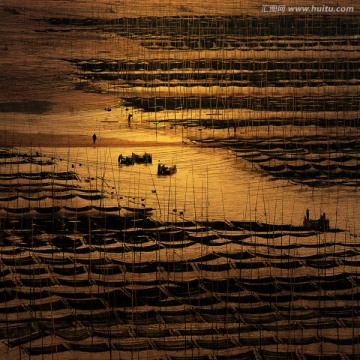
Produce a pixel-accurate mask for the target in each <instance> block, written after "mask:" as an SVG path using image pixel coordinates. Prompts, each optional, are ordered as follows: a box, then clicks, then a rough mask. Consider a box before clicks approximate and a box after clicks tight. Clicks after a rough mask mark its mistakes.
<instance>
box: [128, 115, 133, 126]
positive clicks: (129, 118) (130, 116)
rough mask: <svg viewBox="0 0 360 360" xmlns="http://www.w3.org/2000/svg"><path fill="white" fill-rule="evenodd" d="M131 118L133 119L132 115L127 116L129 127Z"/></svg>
mask: <svg viewBox="0 0 360 360" xmlns="http://www.w3.org/2000/svg"><path fill="white" fill-rule="evenodd" d="M132 117H133V116H132V114H129V115H128V124H129V126H130V123H131V118H132Z"/></svg>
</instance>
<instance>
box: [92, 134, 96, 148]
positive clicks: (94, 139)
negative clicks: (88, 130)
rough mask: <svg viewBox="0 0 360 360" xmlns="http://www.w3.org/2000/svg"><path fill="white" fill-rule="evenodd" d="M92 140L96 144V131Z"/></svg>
mask: <svg viewBox="0 0 360 360" xmlns="http://www.w3.org/2000/svg"><path fill="white" fill-rule="evenodd" d="M92 140H93V144H94V145H95V143H96V134H95V133H94V135H93V136H92Z"/></svg>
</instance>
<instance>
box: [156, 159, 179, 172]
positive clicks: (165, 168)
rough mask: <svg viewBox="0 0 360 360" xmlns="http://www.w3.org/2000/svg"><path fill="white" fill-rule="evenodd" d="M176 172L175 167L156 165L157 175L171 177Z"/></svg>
mask: <svg viewBox="0 0 360 360" xmlns="http://www.w3.org/2000/svg"><path fill="white" fill-rule="evenodd" d="M176 171H177V168H176V165H172V166H166V165H164V164H162V163H160V162H159V164H158V170H157V174H158V175H172V174H175V173H176Z"/></svg>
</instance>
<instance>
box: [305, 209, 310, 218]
mask: <svg viewBox="0 0 360 360" xmlns="http://www.w3.org/2000/svg"><path fill="white" fill-rule="evenodd" d="M309 219H310V210H309V209H306V220H309Z"/></svg>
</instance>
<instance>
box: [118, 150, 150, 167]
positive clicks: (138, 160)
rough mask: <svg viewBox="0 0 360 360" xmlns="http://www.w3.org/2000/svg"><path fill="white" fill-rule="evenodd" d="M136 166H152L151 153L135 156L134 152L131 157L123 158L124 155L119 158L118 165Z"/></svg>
mask: <svg viewBox="0 0 360 360" xmlns="http://www.w3.org/2000/svg"><path fill="white" fill-rule="evenodd" d="M121 164H125V165H134V164H152V155H151V154H149V153H144V154H143V155H138V154H135V153H134V152H133V153H132V154H131V156H123V155H122V154H120V155H119V157H118V165H121Z"/></svg>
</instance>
